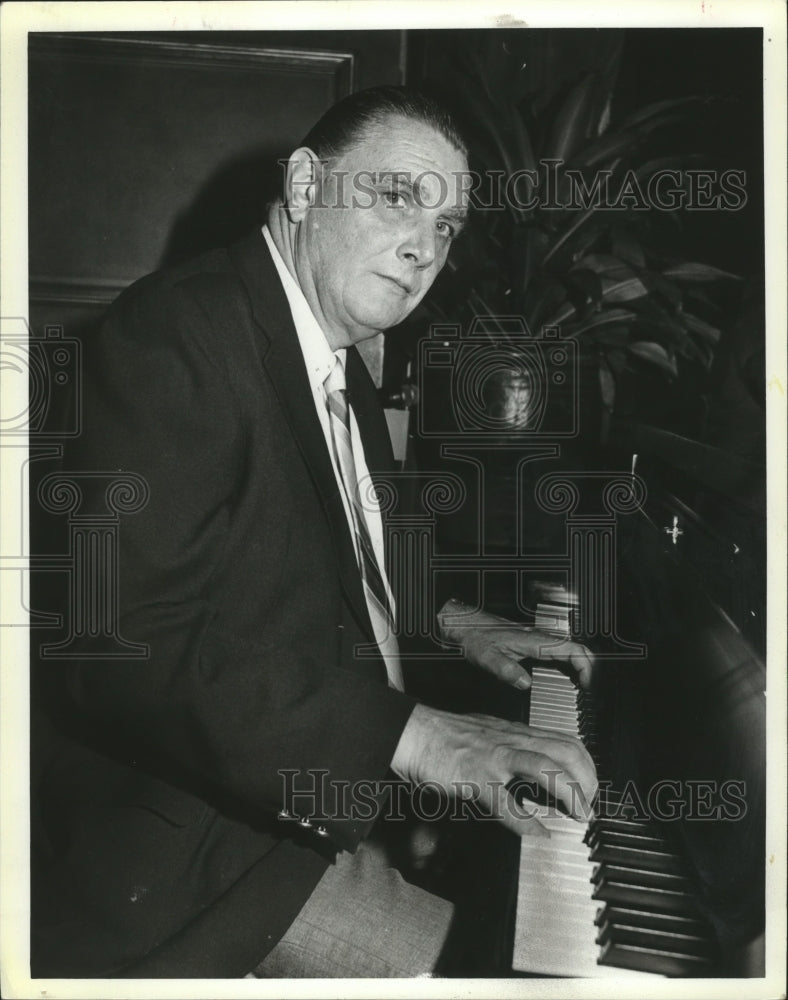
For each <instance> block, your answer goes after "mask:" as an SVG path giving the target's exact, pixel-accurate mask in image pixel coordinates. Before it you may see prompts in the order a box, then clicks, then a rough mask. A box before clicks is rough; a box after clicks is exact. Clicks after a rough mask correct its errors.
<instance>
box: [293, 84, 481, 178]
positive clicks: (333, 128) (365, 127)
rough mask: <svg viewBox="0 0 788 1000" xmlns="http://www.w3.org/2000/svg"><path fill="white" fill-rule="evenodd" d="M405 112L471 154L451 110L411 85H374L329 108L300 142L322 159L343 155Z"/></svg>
mask: <svg viewBox="0 0 788 1000" xmlns="http://www.w3.org/2000/svg"><path fill="white" fill-rule="evenodd" d="M392 116H401V117H404V118H409V119H411V120H415V121H419V122H422V123H423V124H424V125H428V126H430V127H431V128H433V129H435V131H436V132H438V133H439V134H440V135H442V136H443V138H444V139H446V141H447V142H449V143H450V144H451V145H452V146H454V147H455V149H458V150H459V151H460V152H461V153H462V154H463V155H465V156H467V154H468V147H467V144H466V142H465V140H464V139H463V137H462V134H461V132H460V130H459V127H458V126H457V124H456V122H455V121H454V119H453V117H452V115H451V112H450V111H449V110H448V109H447V108H446V107H444V106H443V105H442V104H441V103H440V101H438V100H437V99H436V98H433V97H431V96H429V95H427V94H424V93H422V92H421V91H419V90H414V89H412V88H410V87H396V86H382V87H370V88H369V89H367V90H359V91H357V92H356V93H355V94H350V96H349V97H345V98H344V99H343V100H341V101H339V102H338V103H337V104H335V105H334V106H333V107H331V108H329V109H328V111H326V113H325V114H324V115H323V117H322V118H321V119H320V120H319V121H318V122H316V123H315V125H314V126H313V127H312V128H311V129H310V130H309V133H308V134H307V135H306V136H305V137H304V139H303V141H302V142H301V143H300V145H302V146H308V147H309V148H310V149H311V150H312V151H313V152H314V153H315V155H316V156H317V157H318V159H321V160H327V159H329V158H332V157H336V156H341V155H342V154H343V153H345V152H346V151H347V150H348V149H350V148H351V147H352V146H353V145H355V144H356V143H358V142H360V141H361V140H362V139H363V138H364V136H365V135H366V134H367V133H368V132H369V131H370V130H371V129H372V128H374V127H375V126H380V125H383V124H384V123H385V121H386V119H387V118H390V117H392Z"/></svg>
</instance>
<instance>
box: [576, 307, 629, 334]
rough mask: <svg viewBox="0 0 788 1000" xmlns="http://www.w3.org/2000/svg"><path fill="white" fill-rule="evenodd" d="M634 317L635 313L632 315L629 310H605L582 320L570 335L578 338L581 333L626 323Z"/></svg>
mask: <svg viewBox="0 0 788 1000" xmlns="http://www.w3.org/2000/svg"><path fill="white" fill-rule="evenodd" d="M636 317H637V313H633V312H631V311H630V310H629V309H605V310H603V311H602V312H598V313H594V314H593V315H592V316H590V317H589V318H588V319H586V320H583V321H582V322H581V323H580V326H578V327H573V329H572V333H573V335H577V336H579V335H580V334H581V333H588V331H589V330H596V329H598V328H599V327H602V326H605V325H606V324H609V323H626V322H629V321H630V320H633V319H635V318H636Z"/></svg>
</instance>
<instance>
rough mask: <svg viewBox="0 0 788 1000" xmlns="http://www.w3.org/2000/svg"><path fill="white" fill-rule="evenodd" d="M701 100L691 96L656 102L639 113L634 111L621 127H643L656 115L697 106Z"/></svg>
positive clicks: (647, 105) (639, 110)
mask: <svg viewBox="0 0 788 1000" xmlns="http://www.w3.org/2000/svg"><path fill="white" fill-rule="evenodd" d="M699 100H700V98H699V97H698V96H697V95H691V96H689V97H677V98H671V99H669V100H666V101H654V102H653V103H652V104H646V105H645V106H644V107H642V108H639V109H638V110H637V111H633V112H632V114H631V115H629V116H628V117H627V118H625V119H624V121H623V122H622V123H621V127H622V128H630V127H631V126H635V125H643V124H645V123H646V122H648V121H649V120H650V119H652V118H654V117H655V116H656V115H661V114H662V113H663V112H665V111H674V110H677V109H678V108H680V107H686V106H687V105H689V104H696V103H697V102H698V101H699Z"/></svg>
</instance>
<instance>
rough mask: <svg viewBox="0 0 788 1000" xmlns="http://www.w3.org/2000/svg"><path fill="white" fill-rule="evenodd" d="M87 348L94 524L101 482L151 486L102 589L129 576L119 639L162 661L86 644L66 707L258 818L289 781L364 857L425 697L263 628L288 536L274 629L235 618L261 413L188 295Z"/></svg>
mask: <svg viewBox="0 0 788 1000" xmlns="http://www.w3.org/2000/svg"><path fill="white" fill-rule="evenodd" d="M85 353H86V363H85V368H84V378H83V396H82V400H81V405H82V415H83V430H82V433H81V435H80V437H79V440H78V441H77V442H76V444H75V445H74V447H73V448H72V449H71V450H70V451H69V452H68V454H67V458H66V462H65V470H66V471H67V472H68V471H69V470H71V471H74V472H79V473H84V472H90V473H95V474H96V475H94V476H87V477H85V476H84V475H82V476H81V478H80V484H81V488H82V491H83V494H84V499H83V506H82V508H81V514H82V516H83V517H88V518H89V517H90V516H92V514H93V513H95V514H96V515H98V514H100V512H101V510H102V509H103V504H104V500H105V497H104V490H105V488H106V478H103V477H102V475H101V474H102V473H113V474H114V473H121V472H134V473H137V474H138V475H140V476H142V477H143V479H144V481H145V483H146V487H147V490H148V499H147V502H146V504H145V506H144V508H143V509H141V510H140V511H139V512H137V513H135V514H132V515H129V516H128V517H125V518H122V519H121V523H120V527H119V532H118V537H119V550H118V560H117V565H116V566H105V567H103V569H100V572H99V594H98V597H99V599H100V598H101V592H102V591H103V592H109V590H110V589H111V588H110V587H109V583H110V581H108V580H107V578H106V573H109V572H117V580H116V581H115V585H116V586H117V588H118V591H119V595H120V600H119V614H118V618H117V621H118V628H119V631H120V634H121V635H122V636H123V637H124V638H126V639H129V640H133V641H135V642H141V643H145V644H146V645H147V646H148V654H147V656H145V657H143V658H136V659H135V658H123V657H120V658H112V659H110V658H103V657H101V656H99V657H93V656H92V654H91V638H90V636H89V635H86V636H85V637H84V638H83V639H81V640H80V643H79V646H78V648H77V649H76V651H75V654H74V656H73V658H71V659H69V660H64V661H60V662H58V664H57V665H56V666H52V667H49V668H48V669H49V670H50V671H56V672H57V673H58V674H59V680H60V683H62V684H63V685H64V687H65V691H64V692H63V695H64V697H65V699H66V702H67V704H68V706H69V707H70V709H73V710H74V711H75V713H76V715H77V717H78V718H80V719H82V720H83V722H84V724H85V725H86V726H88V727H89V728H90V730H91V732H92V733H93V734H94V735H95V736H96V738H98V739H99V741H100V742H101V744H102V745H103V746H104V747H106V748H107V749H108V751H109V752H111V753H113V754H118V753H120V754H121V755H122V756H124V757H125V759H126V761H127V762H131V763H135V764H139V765H140V766H142V767H143V768H145V769H147V770H150V771H153V772H154V773H157V774H158V776H160V777H164V778H165V779H166V781H167V782H169V783H171V784H173V785H174V786H175V787H176V788H177V787H181V788H183V789H185V790H187V791H188V792H190V793H191V792H193V793H195V794H197V795H199V796H200V797H202V798H205V799H207V800H208V801H209V802H210V801H213V802H216V803H219V804H220V805H219V808H221V807H222V806H221V803H229V807H230V808H233V809H240V810H241V811H242V812H243V813H244V814H245V815H247V816H250V817H251V818H252V820H254V818H255V817H262V816H266V815H268V816H271V815H275V814H276V813H277V812H278V810H279V809H281V808H282V805H283V795H284V793H285V792H286V790H287V788H288V787H289V789H290V791H293V790H295V791H297V792H301V793H302V794H301V795H300V798H299V802H300V804H301V808H300V810H299V812H300V814H301V815H302V816H305V817H307V818H310V820H311V822H312V823H313V825H314V826H315V827H316V826H317V825H320V826H321V827H323V828H324V829H325V830H326V831H327V832H328V835H329V836H331V837H332V838H333V839H334V841H335V842H336V843H337V844H338V845H339V846H341V847H343V848H347V849H354V848H355V846H356V844H357V843H358V840H359V839H360V838H361V837H362V836H364V835H365V834H366V832H367V831H368V829H369V827H370V825H371V822H372V820H373V819H374V816H373V815H372V814H371V813H370V809H369V803H370V796H369V794H368V786H369V785H370V783H372V782H375V781H378V780H380V779H383V778H385V776H386V774H387V770H388V765H389V762H390V760H391V757H392V756H393V752H394V749H395V747H396V744H397V741H398V739H399V736H400V735H401V732H402V729H403V728H404V726H405V724H406V722H407V719H408V716H409V714H410V712H411V710H412V707H413V704H414V702H413V701H412V700H411V699H409V698H407V697H406V696H404V695H403V694H401V693H399V692H396V691H392V690H390V689H389V688H387V687H386V686H385V685H384V684H380V683H378V682H376V681H373V680H372V679H369V680H368V679H366V678H365V677H364V676H363V675H360V674H359V673H358V672H357V671H355V670H351V669H347V668H346V667H345V668H343V665H342V663H341V662H340V658H339V653H338V650H339V646H338V644H337V643H335V638H334V636H333V635H328V634H327V635H326V636H325V641H324V642H323V644H322V651H323V655H316V652H315V651H316V650H318V649H320V648H321V646H320V640H321V637H320V636H316V635H314V634H312V635H311V638H310V641H309V642H302V641H300V638H301V637H300V636H299V635H292V641H290V642H287V641H285V640H283V638H282V630H281V629H270V628H267V627H266V625H267V622H266V620H265V619H266V616H274V615H277V614H280V613H282V609H283V607H284V602H285V601H286V599H287V595H281V594H278V593H277V581H278V579H279V577H278V572H279V568H278V566H277V565H275V563H276V562H277V561H278V559H279V558H280V557H282V558H283V557H284V550H283V549H282V550H279V549H277V542H276V538H275V532H272V533H271V541H270V545H271V548H270V549H269V551H268V554H267V559H268V561H269V562H270V563H271V564H270V565H265V564H263V565H261V567H260V576H259V580H258V581H249V586H250V587H252V588H254V589H255V590H259V591H260V593H261V594H263V595H264V596H263V598H262V599H261V607H262V608H263V613H262V615H261V621H260V627H259V630H258V631H257V632H256V633H254V634H253V637H252V638H250V634H249V633H248V632H246V633H244V634H238V635H234V634H233V633H232V626H231V624H230V625H229V626H228V622H230V623H232V621H233V614H232V611H233V609H232V608H231V607H230V608H229V609H228V601H229V603H230V604H231V603H232V602H233V601H236V602H238V601H241V600H242V598H241V597H237V598H236V597H233V596H232V595H231V597H230V598H229V599H228V597H227V595H226V594H223V593H222V587H221V580H222V579H230V578H232V567H231V566H228V560H230V559H231V558H232V556H231V554H229V552H228V540H229V539H230V537H231V535H232V531H233V525H234V523H235V520H234V519H235V518H237V516H239V515H238V493H239V489H240V488H241V485H242V484H243V481H244V476H245V475H246V466H247V463H248V458H249V456H248V453H247V449H248V434H247V431H248V424H249V420H250V417H249V414H245V413H244V412H243V409H244V407H243V405H242V403H240V402H239V399H238V396H237V393H236V392H235V391H234V388H233V385H232V383H231V380H230V378H229V369H228V366H227V364H226V362H225V354H226V352H225V351H224V350H223V346H222V343H221V338H220V337H218V336H217V331H215V330H214V329H212V324H211V323H210V322H209V321H208V320H207V318H206V315H205V314H204V312H203V311H202V309H201V307H200V306H199V305H198V304H197V302H196V301H195V299H194V297H193V296H191V295H190V294H189V293H188V291H186V290H184V288H182V287H181V286H178V285H173V284H172V283H169V284H168V283H166V282H164V281H162V280H160V279H158V280H156V279H145V281H144V282H143V283H142V284H141V286H140V287H137V288H133V289H131V290H130V291H129V292H128V293H126V294H125V295H124V296H122V297H121V299H120V300H119V301H118V303H116V305H115V306H114V307H113V309H112V310H111V312H110V315H109V317H108V319H107V321H106V322H105V324H104V326H103V328H102V329H101V331H100V332H99V333H98V334H97V335H96V338H95V341H94V342H93V343H91V344H90V345H88V349H87V350H86V352H85ZM305 402H306V403H307V404H308V403H309V400H306V401H305ZM270 446H271V448H275V447H276V442H270ZM274 495H275V494H274V493H273V492H272V493H271V496H274ZM269 501H270V497H266V496H263V497H261V499H260V504H261V507H260V510H259V511H258V512H257V516H259V517H261V518H266V517H268V518H271V520H272V521H275V520H276V516H275V515H276V512H272V511H268V510H266V509H265V505H266V503H267V502H269ZM247 513H248V512H247ZM282 544H283V545H284V542H283V543H282ZM102 573H103V574H104V576H103V577H102ZM308 574H309V567H308V566H305V567H304V575H305V577H308ZM307 582H308V580H307ZM72 599H74V598H73V596H72ZM298 599H299V598H298V595H294V596H293V598H292V600H290V605H291V613H292V606H293V605H294V604H295V603H297V601H298ZM321 600H324V598H322V597H321V595H320V593H319V592H315V594H314V597H313V607H312V608H311V609H310V607H309V606H308V605H307V606H304V607H303V608H302V616H303V618H302V626H301V627H302V629H303V631H304V634H305V635H306V634H309V633H310V630H311V632H313V633H314V631H315V630H316V629H319V628H321V627H322V625H323V624H324V623H326V622H328V621H329V620H330V617H331V611H330V609H327V608H326V607H322V606H321ZM325 601H328V598H327V597H326V598H325ZM288 782H289V785H288ZM359 784H361V785H362V786H363V788H364V789H366V790H367V794H366V795H362V799H363V801H362V803H361V805H360V807H359V808H353V809H349V808H348V797H347V796H348V789H353V788H356V787H358V786H359Z"/></svg>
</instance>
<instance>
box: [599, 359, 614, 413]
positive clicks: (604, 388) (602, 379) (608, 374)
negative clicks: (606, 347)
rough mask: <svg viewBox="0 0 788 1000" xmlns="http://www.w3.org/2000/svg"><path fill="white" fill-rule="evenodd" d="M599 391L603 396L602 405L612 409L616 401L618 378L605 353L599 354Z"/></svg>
mask: <svg viewBox="0 0 788 1000" xmlns="http://www.w3.org/2000/svg"><path fill="white" fill-rule="evenodd" d="M598 373H599V392H600V395H601V396H602V405H603V406H604V407H605V409H607V410H612V409H613V406H614V405H615V402H616V380H615V378H614V377H613V372H612V371H611V370H610V365H609V364H608V363H607V358H606V357H605V356H604V354H600V356H599V371H598Z"/></svg>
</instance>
